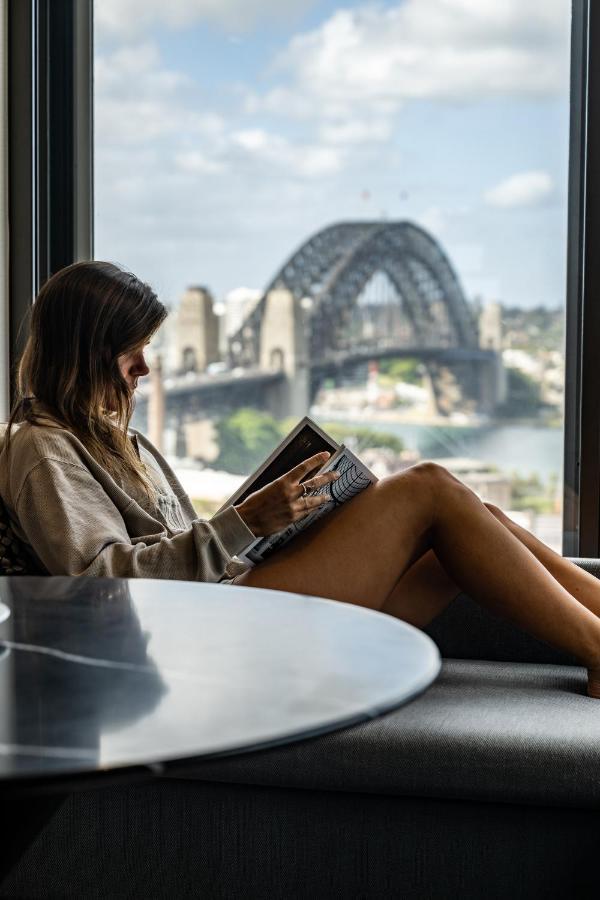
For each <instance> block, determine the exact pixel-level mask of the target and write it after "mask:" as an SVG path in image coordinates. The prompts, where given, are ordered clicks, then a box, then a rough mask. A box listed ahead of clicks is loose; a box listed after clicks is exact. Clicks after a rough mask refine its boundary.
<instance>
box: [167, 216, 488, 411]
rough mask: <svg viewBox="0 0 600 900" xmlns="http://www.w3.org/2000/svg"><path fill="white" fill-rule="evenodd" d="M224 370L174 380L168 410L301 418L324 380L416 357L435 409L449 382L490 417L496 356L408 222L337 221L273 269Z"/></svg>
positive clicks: (439, 255) (422, 236)
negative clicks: (245, 410) (242, 410)
mask: <svg viewBox="0 0 600 900" xmlns="http://www.w3.org/2000/svg"><path fill="white" fill-rule="evenodd" d="M227 352H228V359H227V360H226V362H227V370H226V371H224V372H223V373H221V374H219V375H217V376H214V375H213V376H210V375H207V374H203V373H197V375H196V376H195V377H193V378H192V379H190V378H189V377H188V378H186V379H177V378H176V379H171V383H170V384H169V385H168V386H167V387H166V391H165V393H166V413H167V417H168V418H169V419H171V420H173V422H174V419H176V420H177V421H178V422H180V421H181V420H182V418H183V419H188V420H189V419H190V418H193V417H194V416H195V417H196V418H198V417H200V416H201V415H206V414H207V413H208V414H210V413H211V412H212V411H223V410H224V409H227V408H230V409H231V408H234V407H236V406H238V407H239V406H255V407H258V408H263V409H268V410H270V411H271V412H272V413H273V414H275V415H277V416H287V415H289V416H298V417H299V416H302V415H304V414H305V413H306V412H307V410H308V408H309V407H310V405H311V403H312V402H313V401H314V398H315V396H316V394H317V392H318V390H319V387H320V386H321V385H322V384H323V381H324V380H325V379H326V378H340V377H344V376H348V375H349V374H350V373H351V372H352V370H356V369H357V367H360V366H362V367H363V368H364V366H365V364H366V363H368V362H372V361H377V360H381V359H384V358H386V357H387V358H390V357H393V358H402V357H410V358H414V359H417V360H419V361H420V362H421V363H422V365H423V367H424V371H425V372H426V374H427V377H428V380H429V384H430V387H431V390H432V393H433V398H434V401H435V406H436V408H437V410H438V412H439V413H441V414H442V415H443V414H447V413H448V412H450V409H451V403H450V401H449V397H448V385H449V384H451V385H452V386H453V388H454V397H456V395H457V393H458V395H459V397H460V403H461V405H462V406H463V407H464V408H465V409H469V410H471V411H476V412H479V413H490V412H493V410H494V407H495V406H496V404H497V403H498V401H499V399H500V397H499V390H500V387H499V385H500V380H501V379H500V375H501V358H500V354H499V352H498V351H497V350H496V349H489V348H484V347H481V346H480V337H479V328H478V322H477V321H476V318H475V315H474V312H473V310H472V307H471V305H470V304H469V302H468V301H467V299H466V298H465V295H464V293H463V290H462V287H461V285H460V282H459V279H458V278H457V275H456V273H455V271H454V269H453V267H452V265H451V263H450V261H449V259H448V257H447V256H446V254H445V253H444V251H443V249H442V248H441V246H440V245H439V243H438V242H437V241H436V240H435V239H434V238H433V237H432V236H431V235H430V234H428V233H427V232H426V231H425V230H424V229H423V228H421V227H419V226H418V225H416V224H414V223H412V222H408V221H401V222H388V221H378V222H342V223H339V224H334V225H330V226H328V227H326V228H324V229H322V230H321V231H319V232H317V233H316V234H314V235H312V236H311V237H310V238H309V239H308V240H307V241H305V242H304V243H303V244H302V246H301V247H300V248H299V249H298V250H296V251H295V252H294V253H293V254H292V255H291V256H290V257H289V259H288V260H287V261H286V262H285V263H284V264H283V265H282V266H281V268H280V269H279V271H278V272H277V273H276V274H275V276H274V277H273V279H272V280H271V282H270V283H269V284H268V285H267V287H266V289H265V291H264V293H263V295H262V297H261V299H260V300H259V301H258V303H257V304H256V306H255V307H254V309H253V310H252V311H251V312H250V313H249V315H248V316H247V317H246V318H245V320H244V321H243V322H242V323H241V325H240V327H239V328H238V330H237V332H236V333H234V334H233V335H231V336H230V337H229V340H228V351H227Z"/></svg>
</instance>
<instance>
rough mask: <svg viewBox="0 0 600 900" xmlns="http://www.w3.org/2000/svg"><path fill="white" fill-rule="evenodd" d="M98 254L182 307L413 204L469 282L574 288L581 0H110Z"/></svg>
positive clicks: (516, 294) (99, 138) (99, 89)
mask: <svg viewBox="0 0 600 900" xmlns="http://www.w3.org/2000/svg"><path fill="white" fill-rule="evenodd" d="M94 16H95V154H96V155H95V255H96V257H97V258H99V259H110V260H113V261H115V262H118V263H120V264H122V265H123V266H125V267H126V268H128V269H129V270H131V271H133V272H135V273H136V274H137V275H139V276H140V277H142V278H143V279H144V280H146V281H149V282H150V283H151V284H152V285H153V286H154V287H155V289H157V290H158V292H159V294H160V296H161V298H162V299H163V301H164V302H166V303H167V304H168V305H170V306H174V305H176V303H177V302H178V300H179V297H180V296H181V294H182V293H183V291H184V290H185V288H186V287H187V286H189V285H198V284H199V285H204V286H206V287H208V288H209V290H210V291H211V292H212V294H213V296H214V297H215V299H216V300H222V299H223V298H224V297H225V296H226V295H227V293H228V292H230V291H231V290H233V289H235V288H239V287H241V286H245V287H250V288H261V289H262V288H264V287H266V285H267V283H268V282H269V281H270V280H271V278H272V277H273V276H274V275H275V274H276V272H277V271H278V270H279V268H280V267H281V266H282V264H283V263H284V262H285V261H286V260H287V259H288V258H289V257H290V256H291V255H292V254H293V253H294V252H295V251H296V250H297V249H298V248H299V247H300V246H301V245H302V244H303V243H304V242H305V241H306V240H308V239H309V238H310V236H311V235H313V234H314V233H315V232H317V231H319V230H320V229H322V228H325V227H326V226H329V225H332V224H334V223H336V222H343V221H348V220H353V221H357V220H380V219H387V220H390V221H400V220H409V221H414V222H417V223H418V224H419V225H421V226H423V227H425V228H426V229H427V230H429V231H430V233H431V234H432V235H433V237H434V238H436V240H438V241H439V242H440V244H441V245H442V247H443V249H444V250H445V252H446V253H447V254H448V256H449V258H450V260H451V262H452V264H453V266H454V268H455V270H456V272H457V274H458V277H459V279H460V281H461V283H462V285H463V288H464V290H465V293H466V295H467V297H468V298H469V299H474V298H475V297H478V298H480V299H481V300H482V301H483V302H484V303H487V302H490V301H500V302H502V303H504V304H506V305H509V306H523V307H533V306H539V305H544V306H550V307H558V306H563V305H564V297H565V277H566V276H565V261H566V205H567V164H568V128H569V108H568V89H569V27H570V21H569V16H570V2H569V0H528V2H527V3H524V2H523V0H401V2H398V0H396V2H391V0H389V2H366V3H365V2H350V0H349V2H345V3H344V2H339V3H337V2H333V0H327V2H320V0H286V2H282V0H169V2H168V3H165V2H164V0H95V3H94Z"/></svg>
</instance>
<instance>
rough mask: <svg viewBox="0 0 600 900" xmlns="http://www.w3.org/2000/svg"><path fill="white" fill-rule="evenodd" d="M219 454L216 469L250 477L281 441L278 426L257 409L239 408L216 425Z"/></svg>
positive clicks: (272, 419) (215, 462)
mask: <svg viewBox="0 0 600 900" xmlns="http://www.w3.org/2000/svg"><path fill="white" fill-rule="evenodd" d="M217 435H218V441H219V455H218V457H217V458H216V460H215V461H214V463H213V467H214V468H215V469H222V470H224V471H226V472H233V473H234V474H236V475H247V474H248V473H250V472H251V471H252V470H253V469H255V468H256V467H257V466H258V465H260V463H261V462H263V460H264V459H265V457H266V456H268V455H269V453H271V451H272V450H273V449H274V447H276V446H277V444H278V443H279V441H280V440H281V437H282V433H281V428H280V425H279V423H278V422H277V420H276V419H274V418H273V416H270V415H269V414H268V413H264V412H260V410H257V409H248V408H243V409H238V410H236V412H234V413H232V414H231V415H229V416H226V417H225V418H223V419H221V420H220V421H219V422H218V424H217Z"/></svg>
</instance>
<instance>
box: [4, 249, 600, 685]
mask: <svg viewBox="0 0 600 900" xmlns="http://www.w3.org/2000/svg"><path fill="white" fill-rule="evenodd" d="M165 316H166V310H165V308H164V307H163V306H162V304H161V303H160V302H159V301H158V299H157V298H156V295H155V294H154V293H153V291H152V290H151V288H150V287H149V286H148V285H146V284H143V283H142V282H140V281H139V280H138V279H137V278H136V277H135V276H134V275H131V274H128V273H126V272H123V271H122V270H121V269H119V268H117V267H116V266H113V265H111V264H110V263H104V262H84V263H77V264H75V265H73V266H69V267H67V268H66V269H63V270H62V271H60V272H58V273H57V274H56V275H54V276H53V277H52V278H51V279H50V280H49V281H48V282H47V283H46V284H45V286H44V287H43V288H42V290H41V291H40V293H39V295H38V298H37V300H36V302H35V304H34V306H33V311H32V318H31V332H30V336H29V339H28V342H27V345H26V348H25V351H24V354H23V357H22V359H21V363H20V366H19V397H18V400H17V402H16V405H15V407H14V410H13V413H12V415H11V419H10V423H9V429H8V437H7V440H6V442H5V446H4V449H3V451H2V453H1V455H0V496H1V497H2V499H3V500H4V503H5V505H6V507H7V510H8V513H9V515H10V518H11V520H12V523H13V526H14V531H15V532H16V534H17V536H18V537H19V538H21V539H22V540H23V541H25V542H26V543H27V545H28V546H29V547H30V549H31V553H32V556H33V557H34V559H35V560H36V562H37V563H38V564H39V565H40V567H42V569H43V570H44V571H47V572H49V573H50V574H68V575H105V576H119V577H136V576H137V577H151V578H179V579H191V580H199V581H215V582H216V581H233V580H235V582H236V583H237V584H244V585H252V586H260V587H268V588H276V589H279V590H283V591H292V592H297V593H303V594H316V595H319V596H322V597H328V598H331V599H334V600H340V601H343V602H346V603H355V604H358V605H362V606H367V607H371V608H372V609H377V610H381V611H383V612H386V613H389V614H391V615H393V616H397V617H399V618H401V619H404V620H405V621H408V622H411V623H412V624H414V625H416V626H418V627H423V626H425V625H426V624H427V623H428V622H430V621H431V620H432V619H433V618H434V617H435V616H436V615H438V613H440V612H441V611H442V610H443V609H444V608H445V607H446V606H447V605H448V604H449V603H450V602H451V600H452V599H453V598H454V597H455V596H456V595H457V594H458V593H459V592H460V591H461V590H465V591H467V592H468V593H469V594H470V595H471V596H472V597H473V598H474V599H476V600H478V601H479V602H480V603H482V604H483V605H485V606H487V607H489V608H490V609H491V610H493V611H494V612H497V613H500V614H502V615H505V616H507V617H508V618H510V619H512V620H513V621H514V622H516V623H517V625H519V626H521V627H522V628H524V629H525V630H527V631H529V632H531V633H532V634H534V635H536V636H537V637H539V638H541V639H542V640H544V641H547V642H548V643H550V644H554V645H556V646H557V647H561V648H563V649H565V650H567V651H569V652H571V653H573V654H574V655H575V656H576V657H577V658H579V659H580V660H581V662H582V664H583V665H584V666H586V667H587V669H588V694H589V695H590V696H593V697H596V698H600V583H599V582H598V581H597V580H596V579H595V578H594V577H593V576H591V575H589V574H588V573H586V572H584V571H582V570H580V569H579V568H578V567H577V566H575V565H573V564H572V563H570V562H569V561H568V560H565V559H563V558H562V557H561V556H559V555H558V554H556V553H554V552H553V551H552V550H550V549H549V548H548V547H546V546H545V545H544V544H543V543H541V542H540V541H538V540H537V539H536V538H535V537H534V536H533V535H531V534H529V532H527V531H526V530H524V529H522V528H520V527H519V526H517V525H516V524H515V523H513V522H512V521H511V520H509V519H508V518H507V517H506V516H504V515H503V513H502V512H501V511H500V510H499V509H497V508H496V507H494V506H492V505H490V504H486V503H482V502H481V501H480V500H479V499H478V497H477V496H476V495H475V494H474V493H473V492H472V491H471V490H469V489H468V488H467V487H466V486H465V485H464V484H462V482H460V481H458V480H457V479H456V478H454V477H453V476H452V475H450V473H449V472H448V471H447V470H446V469H444V468H443V467H441V466H438V465H435V464H433V463H428V462H427V463H421V464H418V465H415V466H412V467H411V468H409V469H407V470H405V471H403V472H401V473H399V474H398V475H394V476H391V477H390V478H385V479H382V480H381V481H380V482H378V483H377V484H376V485H373V486H371V487H370V488H368V489H367V490H366V491H363V493H362V494H361V495H360V496H359V497H356V498H355V499H354V500H353V501H352V502H351V503H347V504H345V505H344V506H343V507H341V508H339V509H337V510H335V511H334V512H332V513H331V514H330V515H328V516H326V517H324V519H322V520H321V521H320V522H318V523H317V524H316V525H314V526H313V527H311V528H310V529H308V530H307V531H305V532H303V533H302V534H301V535H299V536H298V537H297V538H296V539H295V540H294V541H293V542H291V543H290V544H289V545H288V546H287V547H285V548H284V549H283V550H281V551H280V552H279V553H278V554H276V555H274V556H273V557H272V558H270V559H269V560H267V561H266V562H264V563H262V564H261V565H259V566H257V567H255V568H254V569H248V570H247V569H246V568H245V566H244V565H243V564H241V563H240V562H239V561H238V560H236V559H234V556H235V554H236V553H239V552H240V551H241V550H242V549H243V548H244V547H245V546H246V545H247V544H248V543H249V542H250V540H252V539H253V538H254V537H255V536H257V535H267V534H271V533H274V532H276V531H279V530H280V529H281V528H282V527H283V526H285V525H286V524H288V523H289V522H290V521H294V520H297V519H299V518H301V517H302V516H304V515H306V514H307V513H308V512H309V511H310V509H311V508H313V506H315V505H318V503H320V502H322V500H320V499H319V498H316V497H308V498H306V497H304V493H305V492H304V489H303V487H302V485H301V483H300V482H301V481H302V479H304V478H306V476H307V475H309V474H310V472H312V471H313V470H314V469H315V468H316V467H317V465H320V464H321V463H322V461H323V460H324V459H325V458H326V455H325V457H324V456H323V455H322V454H321V455H317V456H315V457H312V458H311V459H310V460H307V461H306V463H304V464H302V465H301V466H298V467H297V468H296V469H294V470H293V471H292V472H290V473H288V474H287V475H286V476H284V477H282V478H280V479H278V480H277V481H275V482H273V483H272V484H269V485H267V486H266V487H264V488H263V489H262V490H260V491H257V492H256V493H255V494H252V495H251V496H249V497H248V498H247V499H246V500H245V501H244V502H243V503H241V504H240V505H239V506H237V507H232V508H229V509H227V510H225V511H224V512H222V513H218V514H217V515H215V516H213V518H212V519H211V520H210V521H203V520H200V519H197V518H196V515H195V512H194V509H193V507H192V505H191V503H190V500H189V498H188V497H187V496H186V494H185V492H184V490H183V488H182V487H181V485H180V483H179V482H178V480H177V478H176V477H175V475H174V473H173V472H172V470H171V469H170V468H169V466H168V465H167V463H166V462H165V460H164V459H163V458H162V456H161V455H160V453H159V452H158V451H157V450H156V449H155V448H154V447H153V446H152V445H151V444H150V443H149V442H148V441H147V440H146V439H145V438H144V437H143V436H142V435H141V434H138V433H136V432H132V431H129V430H128V425H129V420H130V418H131V413H132V404H133V394H134V391H135V388H136V386H137V383H138V378H140V377H141V376H144V375H147V374H148V371H149V369H148V366H147V365H146V361H145V358H144V347H145V345H146V344H147V343H148V341H149V340H150V338H151V337H152V335H153V334H154V333H155V332H156V330H157V329H158V327H159V326H160V324H161V323H162V321H163V320H164V318H165ZM16 424H18V427H16V428H14V427H13V426H14V425H16ZM331 477H333V476H331V475H317V476H313V477H312V478H310V479H309V481H308V482H306V483H307V484H308V486H309V487H317V486H319V485H322V484H325V483H326V482H327V481H328V480H329V479H330V478H331Z"/></svg>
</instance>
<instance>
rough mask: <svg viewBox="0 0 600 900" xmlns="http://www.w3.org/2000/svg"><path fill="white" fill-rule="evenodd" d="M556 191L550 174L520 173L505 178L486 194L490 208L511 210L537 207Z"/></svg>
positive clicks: (486, 200) (485, 198) (485, 197)
mask: <svg viewBox="0 0 600 900" xmlns="http://www.w3.org/2000/svg"><path fill="white" fill-rule="evenodd" d="M553 190H554V182H553V180H552V178H551V177H550V175H549V174H548V172H536V171H534V172H519V173H517V174H515V175H511V176H510V177H509V178H505V179H504V181H501V182H500V183H499V184H496V185H495V186H494V187H492V188H490V189H489V190H488V191H486V192H485V194H484V200H485V202H486V203H488V204H489V205H490V206H500V207H503V208H511V207H516V206H537V205H539V204H540V203H542V202H543V201H544V200H546V199H547V198H548V197H549V196H550V194H551V193H552V191H553Z"/></svg>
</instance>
